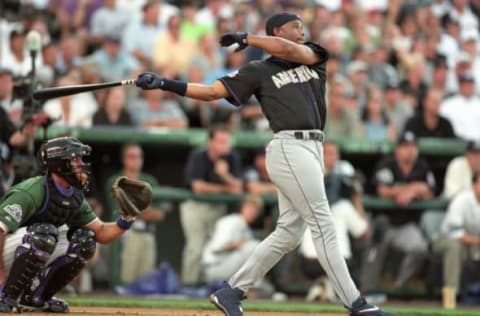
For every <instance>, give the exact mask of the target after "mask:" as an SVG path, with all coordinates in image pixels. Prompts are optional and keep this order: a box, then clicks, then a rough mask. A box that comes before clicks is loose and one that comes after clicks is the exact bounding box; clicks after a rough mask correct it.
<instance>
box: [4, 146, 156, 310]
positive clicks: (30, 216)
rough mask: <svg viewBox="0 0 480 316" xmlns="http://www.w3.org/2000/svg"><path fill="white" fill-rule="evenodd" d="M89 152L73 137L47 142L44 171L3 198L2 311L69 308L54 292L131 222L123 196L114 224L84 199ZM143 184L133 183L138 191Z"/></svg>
mask: <svg viewBox="0 0 480 316" xmlns="http://www.w3.org/2000/svg"><path fill="white" fill-rule="evenodd" d="M89 154H90V147H89V146H87V145H84V144H82V143H81V142H80V141H78V140H77V139H75V138H73V137H59V138H54V139H51V140H49V141H47V142H46V143H44V144H43V145H42V147H41V148H40V153H39V156H40V160H41V163H42V165H43V166H44V167H45V168H46V174H45V175H44V176H37V177H32V178H29V179H27V180H25V181H23V182H21V183H19V184H17V185H16V186H14V187H13V188H12V189H11V190H9V191H8V192H7V193H6V194H5V196H4V197H3V198H2V199H1V200H0V285H1V288H2V290H1V294H0V313H10V312H12V311H13V309H14V308H16V309H17V311H19V312H20V311H25V310H40V311H46V312H55V313H66V312H68V311H69V307H68V304H67V302H65V301H63V300H61V299H58V298H56V297H54V294H55V293H57V292H58V291H60V290H61V289H62V288H63V287H64V286H65V285H67V284H68V283H70V282H71V281H72V280H73V279H74V278H75V277H76V276H77V275H78V273H79V272H80V271H81V269H82V268H83V267H84V266H85V264H86V262H87V261H88V260H89V259H90V258H91V257H92V256H93V254H94V253H95V249H96V242H97V241H98V242H101V243H109V242H111V241H113V240H115V239H117V238H118V237H120V236H121V235H122V234H123V233H124V232H125V231H126V230H127V229H129V228H130V226H131V225H132V223H133V220H134V217H132V216H128V217H127V216H126V215H129V214H127V213H125V212H124V207H123V206H122V205H123V204H122V201H123V200H122V199H119V202H120V205H121V210H120V213H121V214H122V215H123V217H121V218H119V219H118V220H117V222H112V223H104V222H103V221H101V220H100V219H99V218H98V217H97V216H96V215H95V213H94V212H93V211H92V209H91V207H90V206H89V204H88V203H87V201H86V200H85V198H84V195H83V190H84V189H86V188H87V186H88V180H89V170H88V164H87V163H85V162H84V161H83V159H84V157H85V156H87V155H89ZM119 179H120V178H119ZM121 180H123V179H121ZM143 184H144V183H143V182H140V181H139V185H135V186H134V187H135V188H136V189H137V190H136V192H140V191H138V188H139V187H140V188H141V186H142V185H143ZM118 185H120V184H119V183H115V184H114V191H115V190H118V189H117V188H115V186H118ZM145 185H146V188H147V190H151V187H150V186H149V185H147V184H145ZM124 188H125V186H124ZM150 192H151V191H150ZM147 193H148V192H147ZM114 196H115V197H116V198H117V195H114ZM127 196H128V194H127ZM130 196H131V195H130ZM138 198H140V200H143V199H142V196H141V194H137V196H136V199H138ZM150 198H151V195H150V196H148V194H146V201H149V199H150ZM134 204H136V203H135V202H134Z"/></svg>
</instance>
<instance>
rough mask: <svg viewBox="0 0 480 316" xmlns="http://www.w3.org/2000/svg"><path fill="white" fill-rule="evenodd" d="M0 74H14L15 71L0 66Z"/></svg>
mask: <svg viewBox="0 0 480 316" xmlns="http://www.w3.org/2000/svg"><path fill="white" fill-rule="evenodd" d="M0 75H10V76H13V72H12V71H11V70H10V69H8V68H5V67H0Z"/></svg>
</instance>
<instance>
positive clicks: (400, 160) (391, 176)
mask: <svg viewBox="0 0 480 316" xmlns="http://www.w3.org/2000/svg"><path fill="white" fill-rule="evenodd" d="M374 182H375V184H376V192H377V194H378V195H379V196H380V197H382V198H385V199H391V200H393V201H394V202H395V204H396V205H397V209H396V210H395V212H393V213H390V214H388V215H389V221H390V223H391V226H388V224H387V223H384V226H383V227H382V229H385V233H384V236H383V240H382V241H381V242H380V244H379V245H376V246H374V247H373V248H372V249H371V250H370V254H369V256H368V260H369V261H368V262H367V263H366V264H365V266H366V267H368V268H367V269H366V271H365V273H364V275H363V277H364V279H363V281H362V284H363V285H364V286H365V288H366V289H368V288H376V287H377V285H378V281H379V278H380V274H381V273H382V270H383V268H384V262H385V258H386V255H387V253H388V252H389V249H394V250H397V251H400V252H401V253H402V256H403V257H402V260H401V262H400V267H399V271H398V273H397V275H396V276H395V281H394V284H393V287H394V288H400V287H403V286H404V285H405V283H406V282H407V281H408V280H409V279H410V278H411V277H413V276H414V275H415V274H416V273H418V272H419V269H420V268H421V267H422V265H423V263H424V259H425V256H426V254H427V250H428V243H427V241H426V239H425V237H424V236H423V234H422V232H421V231H420V228H419V226H418V224H417V221H418V219H416V218H415V217H416V216H415V213H413V212H411V211H406V210H403V209H402V207H404V206H406V205H408V204H410V203H411V202H412V201H414V200H417V199H420V200H429V199H431V198H432V197H433V196H434V192H435V178H434V176H433V173H432V171H431V170H430V168H429V166H428V164H427V163H426V162H425V161H424V160H423V159H421V158H419V157H418V148H417V144H416V136H415V134H413V133H412V132H411V131H405V132H404V133H402V134H401V135H400V137H399V138H398V141H397V145H396V147H395V152H394V155H393V156H392V157H388V158H386V159H384V160H382V161H381V162H380V163H379V166H378V167H377V169H376V172H375V177H374ZM417 215H418V213H417ZM387 222H388V221H387Z"/></svg>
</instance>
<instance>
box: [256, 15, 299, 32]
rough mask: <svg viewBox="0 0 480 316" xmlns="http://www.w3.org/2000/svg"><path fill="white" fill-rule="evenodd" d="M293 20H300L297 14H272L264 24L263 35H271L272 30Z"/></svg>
mask: <svg viewBox="0 0 480 316" xmlns="http://www.w3.org/2000/svg"><path fill="white" fill-rule="evenodd" d="M294 20H301V18H300V17H299V16H298V15H297V14H295V13H289V12H282V13H277V14H274V15H272V16H271V17H269V18H268V20H267V23H266V24H265V33H267V35H273V30H274V29H275V28H276V27H280V26H282V25H284V24H285V23H288V22H290V21H294Z"/></svg>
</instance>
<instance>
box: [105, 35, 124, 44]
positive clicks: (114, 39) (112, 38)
mask: <svg viewBox="0 0 480 316" xmlns="http://www.w3.org/2000/svg"><path fill="white" fill-rule="evenodd" d="M120 41H121V40H120V36H118V35H116V34H108V35H106V36H105V42H108V43H120Z"/></svg>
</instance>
